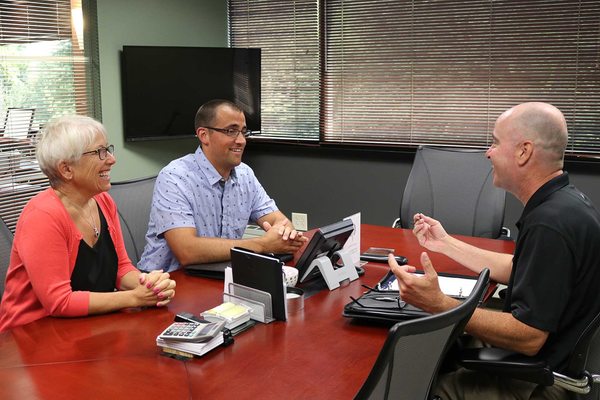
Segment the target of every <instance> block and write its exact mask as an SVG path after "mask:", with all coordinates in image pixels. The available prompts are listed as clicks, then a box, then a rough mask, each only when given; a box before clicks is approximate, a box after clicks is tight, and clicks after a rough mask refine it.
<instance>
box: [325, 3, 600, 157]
mask: <svg viewBox="0 0 600 400" xmlns="http://www.w3.org/2000/svg"><path fill="white" fill-rule="evenodd" d="M326 4H327V9H326V43H327V46H326V47H327V54H326V68H325V74H324V76H323V79H324V81H325V88H326V89H325V92H324V103H325V114H324V116H323V118H324V126H325V127H324V132H323V134H324V138H325V140H326V141H332V142H340V143H372V144H386V145H389V144H391V145H419V144H436V145H456V146H468V147H487V146H488V145H489V144H490V141H491V131H492V130H493V125H494V122H495V119H496V118H497V117H498V116H499V115H500V114H501V113H502V112H503V111H504V110H506V109H507V108H509V107H511V106H513V105H515V104H518V103H521V102H525V101H546V102H550V103H553V104H554V105H556V106H557V107H559V108H560V109H561V110H562V111H563V112H564V114H565V116H566V118H567V120H568V124H569V129H570V141H569V152H570V153H572V154H584V155H591V154H595V153H598V152H600V141H599V140H598V135H599V133H600V132H599V126H600V109H599V104H600V102H599V101H600V96H599V95H600V82H599V77H600V75H599V61H600V59H599V57H600V56H599V54H600V52H599V49H600V43H599V39H598V38H599V32H600V25H599V23H600V3H599V2H597V1H583V0H582V1H555V0H538V1H518V2H516V1H489V0H486V1H476V0H469V1H396V0H394V1H377V2H373V1H366V0H365V1H363V0H329V1H327V2H326Z"/></svg>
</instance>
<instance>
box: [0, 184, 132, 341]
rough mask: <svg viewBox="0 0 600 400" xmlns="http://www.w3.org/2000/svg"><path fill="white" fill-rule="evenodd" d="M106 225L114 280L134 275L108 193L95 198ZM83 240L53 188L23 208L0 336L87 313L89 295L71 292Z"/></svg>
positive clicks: (0, 316)
mask: <svg viewBox="0 0 600 400" xmlns="http://www.w3.org/2000/svg"><path fill="white" fill-rule="evenodd" d="M94 199H95V200H96V202H97V203H98V205H99V206H100V209H101V210H102V213H103V214H104V217H105V218H106V221H107V223H108V231H109V233H110V236H111V238H112V241H113V243H114V244H115V250H116V252H117V257H118V259H119V265H118V272H117V281H116V283H115V287H116V288H119V287H120V282H121V278H122V277H123V276H125V274H127V273H128V272H131V271H137V269H136V268H135V267H134V266H133V264H132V263H131V261H130V260H129V257H128V256H127V252H126V250H125V244H124V242H123V234H122V233H121V225H120V223H119V217H118V214H117V206H116V204H115V202H114V201H113V199H112V198H111V197H110V196H109V195H108V193H100V194H98V195H96V196H95V197H94ZM82 238H83V236H82V235H81V233H80V232H79V230H78V229H77V227H76V226H75V224H74V223H73V220H72V219H71V217H70V216H69V213H68V212H67V210H66V209H65V207H64V206H63V204H62V202H61V201H60V199H59V198H58V196H57V195H56V193H55V192H54V190H53V189H51V188H50V189H46V190H44V191H43V192H41V193H39V194H37V195H36V196H35V197H33V198H32V199H31V200H30V201H29V202H28V203H27V205H26V206H25V208H24V209H23V212H22V213H21V216H20V217H19V221H18V222H17V229H16V232H15V238H14V242H13V247H12V251H11V255H10V265H9V267H8V271H7V273H6V285H5V289H4V296H3V297H2V302H1V303H0V332H2V331H4V330H6V329H10V328H13V327H16V326H20V325H24V324H27V323H29V322H32V321H35V320H38V319H40V318H43V317H46V316H49V315H52V316H55V317H78V316H83V315H87V314H88V307H89V298H90V292H84V291H75V292H74V291H72V290H71V273H72V272H73V268H74V267H75V260H76V259H77V251H78V249H79V242H80V241H81V239H82Z"/></svg>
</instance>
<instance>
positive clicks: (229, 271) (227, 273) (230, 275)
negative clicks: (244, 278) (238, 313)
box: [223, 267, 233, 294]
mask: <svg viewBox="0 0 600 400" xmlns="http://www.w3.org/2000/svg"><path fill="white" fill-rule="evenodd" d="M231 282H233V270H232V269H231V267H225V285H224V287H223V293H227V294H230V293H229V284H230V283H231Z"/></svg>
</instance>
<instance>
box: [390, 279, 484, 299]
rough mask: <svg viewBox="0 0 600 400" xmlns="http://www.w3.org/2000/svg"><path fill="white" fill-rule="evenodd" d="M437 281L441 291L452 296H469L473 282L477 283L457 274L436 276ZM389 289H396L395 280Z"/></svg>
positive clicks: (473, 285)
mask: <svg viewBox="0 0 600 400" xmlns="http://www.w3.org/2000/svg"><path fill="white" fill-rule="evenodd" d="M414 275H416V276H423V274H419V273H415V274H414ZM438 281H439V283H440V289H441V290H442V292H443V293H444V294H446V295H448V296H453V297H467V296H469V295H470V294H471V292H472V291H473V288H474V287H475V283H477V280H476V279H470V278H461V277H457V276H438ZM389 290H398V281H397V280H394V281H393V282H391V284H390V286H389ZM401 295H402V294H401Z"/></svg>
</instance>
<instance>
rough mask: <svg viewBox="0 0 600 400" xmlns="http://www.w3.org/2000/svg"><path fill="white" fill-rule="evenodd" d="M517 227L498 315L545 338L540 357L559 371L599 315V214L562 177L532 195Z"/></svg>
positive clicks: (565, 175)
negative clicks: (508, 314) (508, 315)
mask: <svg viewBox="0 0 600 400" xmlns="http://www.w3.org/2000/svg"><path fill="white" fill-rule="evenodd" d="M517 227H518V228H519V235H518V237H517V243H516V250H515V255H514V258H513V269H512V272H511V276H510V281H509V285H508V290H507V296H506V302H505V305H504V311H507V312H511V313H512V314H513V315H514V317H515V318H517V319H518V320H519V321H521V322H523V323H525V324H527V325H530V326H533V327H535V328H538V329H541V330H543V331H547V332H549V336H548V339H547V341H546V343H545V344H544V346H543V347H542V349H541V350H540V355H541V356H542V357H545V358H546V359H547V360H548V361H549V363H550V365H551V366H552V367H553V368H556V369H558V370H559V371H560V370H562V369H564V368H565V367H566V360H567V357H568V356H569V354H570V352H571V351H572V349H573V347H574V345H575V343H576V341H577V339H578V337H579V336H580V334H581V333H582V332H583V330H584V328H585V327H586V326H587V325H588V324H589V323H590V322H591V320H592V319H593V318H594V317H595V316H596V315H597V314H598V313H599V312H600V296H599V295H598V288H600V213H599V212H598V210H597V209H596V208H595V207H594V205H593V204H592V203H591V201H590V200H589V199H588V198H587V197H586V196H585V195H584V194H583V193H581V192H580V191H579V190H578V189H577V188H575V187H574V186H573V185H570V184H569V176H568V174H567V173H566V172H565V173H563V174H562V175H560V176H558V177H556V178H554V179H552V180H550V181H548V182H547V183H546V184H544V185H543V186H542V187H541V188H540V189H538V191H537V192H535V194H534V195H533V196H532V197H531V199H529V201H528V202H527V205H526V206H525V209H524V210H523V214H522V215H521V218H520V219H519V222H517Z"/></svg>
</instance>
